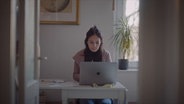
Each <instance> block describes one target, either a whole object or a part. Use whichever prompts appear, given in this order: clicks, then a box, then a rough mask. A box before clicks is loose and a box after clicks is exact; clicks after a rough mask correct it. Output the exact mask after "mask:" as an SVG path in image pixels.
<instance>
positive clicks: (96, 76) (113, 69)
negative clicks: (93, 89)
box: [79, 62, 118, 85]
mask: <svg viewBox="0 0 184 104" xmlns="http://www.w3.org/2000/svg"><path fill="white" fill-rule="evenodd" d="M117 70H118V65H117V63H116V62H81V63H80V81H79V84H81V85H92V84H94V83H95V84H97V85H104V84H113V83H116V81H117Z"/></svg>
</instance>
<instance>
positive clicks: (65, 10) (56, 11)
mask: <svg viewBox="0 0 184 104" xmlns="http://www.w3.org/2000/svg"><path fill="white" fill-rule="evenodd" d="M40 23H41V24H61V25H78V24H79V0H40Z"/></svg>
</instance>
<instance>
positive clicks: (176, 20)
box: [138, 0, 184, 104]
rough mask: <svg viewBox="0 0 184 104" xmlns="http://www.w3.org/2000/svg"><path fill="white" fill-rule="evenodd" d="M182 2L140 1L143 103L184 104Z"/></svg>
mask: <svg viewBox="0 0 184 104" xmlns="http://www.w3.org/2000/svg"><path fill="white" fill-rule="evenodd" d="M182 2H183V1H182V0H140V33H139V36H140V38H139V39H140V43H139V47H140V49H139V50H140V51H139V74H138V76H139V77H138V86H139V88H138V89H139V92H138V103H139V104H184V100H183V99H184V92H183V91H184V84H183V82H184V80H183V78H184V73H182V72H184V71H183V70H184V55H183V54H184V36H183V35H184V34H182V33H184V28H182V27H184V23H183V21H184V20H182V17H184V16H181V15H183V14H184V10H182V8H183V7H182V6H183V5H182V4H183V3H182Z"/></svg>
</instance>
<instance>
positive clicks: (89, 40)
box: [73, 26, 112, 104]
mask: <svg viewBox="0 0 184 104" xmlns="http://www.w3.org/2000/svg"><path fill="white" fill-rule="evenodd" d="M84 43H85V49H82V50H80V51H79V52H77V53H76V54H75V56H74V57H73V59H74V72H73V79H74V80H75V81H79V80H80V79H79V74H80V66H79V64H80V62H82V61H88V62H91V61H98V62H100V61H109V62H110V61H111V56H110V53H109V52H108V51H107V50H105V49H103V48H102V44H103V41H102V36H101V33H100V31H99V30H98V28H97V27H96V26H93V27H91V28H90V29H89V30H88V32H87V34H86V38H85V40H84ZM79 102H80V104H112V100H111V99H86V100H84V99H80V100H79Z"/></svg>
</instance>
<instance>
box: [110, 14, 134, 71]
mask: <svg viewBox="0 0 184 104" xmlns="http://www.w3.org/2000/svg"><path fill="white" fill-rule="evenodd" d="M129 17H130V16H129ZM129 17H124V18H123V17H122V18H120V20H119V22H118V24H117V27H116V28H115V34H114V35H113V41H112V43H113V46H114V47H115V49H116V50H117V52H118V56H119V57H121V58H120V59H118V64H119V69H121V70H126V69H127V68H128V63H129V60H128V58H129V56H130V55H131V52H132V51H133V47H132V46H133V43H134V37H133V35H132V29H133V26H132V25H129Z"/></svg>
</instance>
